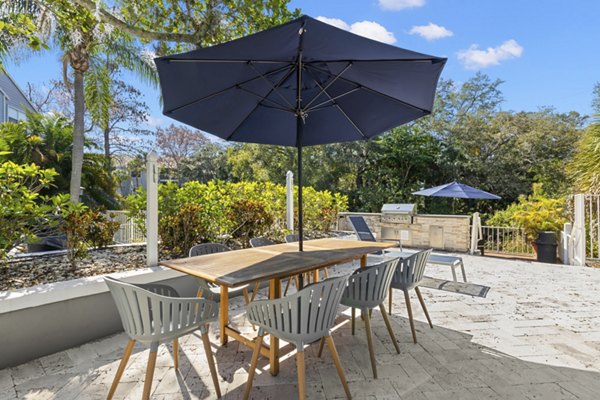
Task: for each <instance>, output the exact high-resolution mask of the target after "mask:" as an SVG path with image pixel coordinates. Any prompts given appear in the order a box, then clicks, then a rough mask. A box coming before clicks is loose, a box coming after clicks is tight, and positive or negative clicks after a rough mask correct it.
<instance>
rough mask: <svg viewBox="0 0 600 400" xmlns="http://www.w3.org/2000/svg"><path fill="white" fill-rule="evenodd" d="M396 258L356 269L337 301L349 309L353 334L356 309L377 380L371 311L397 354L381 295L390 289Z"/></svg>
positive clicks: (396, 343)
mask: <svg viewBox="0 0 600 400" xmlns="http://www.w3.org/2000/svg"><path fill="white" fill-rule="evenodd" d="M397 264H398V259H397V258H394V259H390V260H387V261H384V262H382V263H381V264H377V265H372V266H369V267H367V268H359V269H357V270H356V271H355V272H354V273H353V274H352V275H350V276H349V277H348V286H347V287H346V289H345V290H344V294H343V296H342V299H341V301H340V304H342V305H345V306H348V307H352V334H353V335H354V326H355V312H356V309H357V308H358V309H360V311H361V314H362V317H363V319H364V321H365V330H366V333H367V344H368V346H369V355H370V357H371V369H372V370H373V377H374V378H375V379H377V363H376V361H375V350H374V349H373V338H372V335H373V333H372V331H371V315H370V314H371V309H373V308H375V307H377V306H379V310H380V311H381V315H382V317H383V321H384V322H385V326H386V327H387V330H388V332H389V334H390V338H391V339H392V343H393V344H394V347H395V348H396V352H397V353H398V354H400V347H399V346H398V342H397V341H396V336H395V335H394V331H393V330H392V325H391V323H390V319H389V317H388V315H387V313H386V311H385V307H384V306H383V302H384V300H385V296H386V295H387V292H388V290H389V288H390V284H391V282H392V277H393V275H394V271H396V265H397ZM322 345H323V343H321V348H320V349H319V356H321V350H322V348H323V347H322Z"/></svg>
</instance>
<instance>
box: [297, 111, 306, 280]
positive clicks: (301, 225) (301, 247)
mask: <svg viewBox="0 0 600 400" xmlns="http://www.w3.org/2000/svg"><path fill="white" fill-rule="evenodd" d="M303 126H304V121H302V117H300V116H297V117H296V132H297V134H298V143H297V144H298V250H299V251H304V243H303V242H304V222H303V220H304V218H303V215H302V214H303V212H302V129H303ZM298 286H299V288H298V290H300V289H302V288H303V287H304V277H303V275H302V274H298Z"/></svg>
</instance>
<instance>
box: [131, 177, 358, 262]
mask: <svg viewBox="0 0 600 400" xmlns="http://www.w3.org/2000/svg"><path fill="white" fill-rule="evenodd" d="M285 192H286V189H285V186H284V185H278V184H274V183H270V182H239V183H231V182H222V181H211V182H208V183H199V182H196V181H193V182H187V183H185V184H184V185H183V186H182V187H179V186H178V185H177V184H176V183H173V182H169V183H165V184H161V185H159V188H158V197H159V199H158V214H159V235H160V238H161V250H162V251H163V252H164V253H165V254H166V255H167V256H175V257H179V256H185V255H186V253H187V251H188V250H189V248H190V247H191V246H192V245H193V244H196V243H202V242H214V241H217V242H222V241H224V240H229V239H231V240H236V241H237V242H238V243H239V245H241V246H242V247H247V246H248V240H249V239H250V238H252V237H255V236H268V237H270V238H272V239H275V240H282V239H283V235H285V234H286V233H288V232H287V230H286V229H285V223H286V216H285V213H286V206H285V203H286V197H285ZM295 196H297V191H295ZM303 203H304V214H303V215H304V229H305V233H307V234H308V235H311V234H314V233H316V232H319V233H326V232H328V231H329V230H330V229H331V228H332V227H333V226H334V224H335V221H336V218H337V213H338V212H340V211H346V210H347V207H348V199H347V197H346V196H342V195H340V194H338V193H331V192H329V191H316V190H315V189H313V188H312V187H305V188H304V189H303ZM126 204H127V208H128V210H129V212H130V215H131V216H133V217H134V218H135V219H136V221H137V222H138V223H139V224H140V227H142V226H143V224H144V212H145V209H146V193H145V192H143V191H139V192H138V193H136V194H134V195H131V196H129V197H128V198H127V201H126ZM296 204H297V198H296ZM294 211H295V219H296V222H295V224H296V226H297V218H298V210H297V207H296V208H295V210H294ZM142 229H143V227H142Z"/></svg>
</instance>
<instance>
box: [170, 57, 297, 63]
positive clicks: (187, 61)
mask: <svg viewBox="0 0 600 400" xmlns="http://www.w3.org/2000/svg"><path fill="white" fill-rule="evenodd" d="M161 60H163V61H166V62H169V63H171V62H183V63H229V64H246V63H248V60H219V59H213V60H210V59H207V60H198V59H194V58H161ZM250 62H252V63H255V64H289V63H290V62H289V61H276V60H251V61H250Z"/></svg>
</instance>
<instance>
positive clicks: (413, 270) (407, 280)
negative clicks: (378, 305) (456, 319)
mask: <svg viewBox="0 0 600 400" xmlns="http://www.w3.org/2000/svg"><path fill="white" fill-rule="evenodd" d="M430 254H431V249H429V250H423V251H420V252H418V253H415V254H413V255H412V256H410V257H408V258H404V259H400V262H398V267H397V268H396V272H395V273H394V276H393V279H392V282H391V285H390V289H389V290H390V293H389V308H390V314H391V313H392V294H393V292H394V290H393V289H399V290H402V291H403V292H404V300H405V301H406V310H407V311H408V320H409V322H410V330H411V332H412V337H413V341H414V342H415V343H417V332H416V330H415V321H414V319H413V314H412V307H411V305H410V295H409V293H408V291H409V290H411V289H415V292H416V293H417V297H418V298H419V302H420V303H421V307H423V312H425V317H426V318H427V322H429V326H430V327H431V328H432V329H433V324H432V323H431V318H429V313H428V312H427V307H426V306H425V301H423V296H421V291H420V290H419V284H420V283H421V281H422V279H423V273H424V272H425V265H426V264H427V259H428V258H429V255H430Z"/></svg>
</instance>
